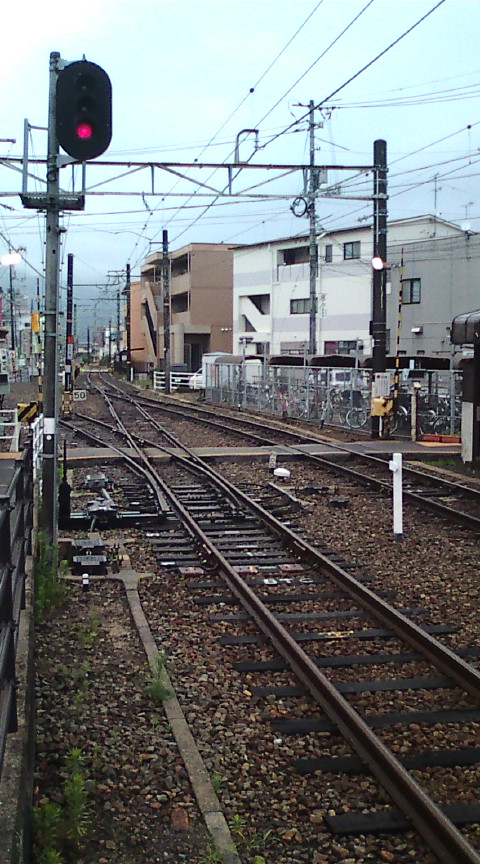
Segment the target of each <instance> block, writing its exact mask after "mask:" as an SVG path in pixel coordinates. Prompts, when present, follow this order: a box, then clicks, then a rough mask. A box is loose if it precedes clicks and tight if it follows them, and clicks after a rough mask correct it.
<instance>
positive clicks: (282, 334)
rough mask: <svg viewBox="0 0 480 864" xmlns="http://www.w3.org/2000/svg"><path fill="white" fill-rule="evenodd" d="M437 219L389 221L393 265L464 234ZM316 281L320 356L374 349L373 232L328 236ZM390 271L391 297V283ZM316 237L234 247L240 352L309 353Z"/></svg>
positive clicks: (368, 228) (235, 341)
mask: <svg viewBox="0 0 480 864" xmlns="http://www.w3.org/2000/svg"><path fill="white" fill-rule="evenodd" d="M463 233H464V232H463V230H462V229H461V228H460V227H459V226H457V225H454V224H453V223H450V222H446V221H444V220H442V219H439V218H435V217H433V216H422V217H418V218H411V219H400V220H396V221H391V222H389V223H388V234H387V257H388V262H387V263H388V266H389V267H394V266H398V264H399V262H400V258H401V250H402V245H403V244H406V243H409V242H410V243H411V242H415V241H416V242H421V241H432V239H435V238H439V239H440V238H445V237H452V236H454V237H456V236H459V235H463ZM317 243H318V275H317V280H316V296H317V315H316V343H317V353H318V354H330V353H340V354H342V353H347V352H349V351H352V350H355V349H359V346H363V349H361V350H363V353H364V354H370V353H371V350H372V344H371V336H370V332H369V330H370V320H371V317H372V314H371V305H372V265H371V260H372V256H373V232H372V228H371V226H360V227H356V228H349V229H342V230H339V231H335V232H329V233H325V234H320V235H319V236H318V239H317ZM389 278H390V277H389V273H387V294H388V292H389V287H390V282H389ZM309 310H310V269H309V238H308V235H304V236H301V237H294V238H284V239H281V240H273V241H270V242H264V243H254V244H252V245H249V246H241V247H238V248H235V249H234V260H233V346H234V347H233V350H234V352H235V351H237V352H238V353H239V354H240V353H241V352H242V350H243V346H244V345H245V344H248V350H247V353H248V354H255V353H256V354H263V353H265V354H267V353H268V354H272V355H273V354H303V353H304V352H308V347H309V320H310V319H309Z"/></svg>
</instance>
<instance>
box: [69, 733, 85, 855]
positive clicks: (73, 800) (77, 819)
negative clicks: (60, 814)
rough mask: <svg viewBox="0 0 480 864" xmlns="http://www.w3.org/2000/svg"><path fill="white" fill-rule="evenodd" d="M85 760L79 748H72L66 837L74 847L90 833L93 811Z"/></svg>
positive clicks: (70, 753) (70, 752)
mask: <svg viewBox="0 0 480 864" xmlns="http://www.w3.org/2000/svg"><path fill="white" fill-rule="evenodd" d="M87 783H88V781H87V776H86V769H85V760H84V757H83V754H82V751H81V750H80V748H79V747H72V749H71V750H69V752H68V757H67V777H66V779H65V784H64V790H63V791H64V795H65V815H64V823H65V836H66V837H67V838H68V840H70V842H71V843H73V844H74V846H78V845H79V843H80V841H81V840H82V839H83V838H84V837H85V836H86V834H87V833H88V829H89V827H90V821H91V810H90V806H89V803H88V790H87Z"/></svg>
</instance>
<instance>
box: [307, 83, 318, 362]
mask: <svg viewBox="0 0 480 864" xmlns="http://www.w3.org/2000/svg"><path fill="white" fill-rule="evenodd" d="M308 107H309V115H308V128H309V132H310V180H309V190H308V193H309V194H308V214H309V218H310V245H309V269H310V322H309V325H310V326H309V340H308V346H309V353H310V354H316V353H317V272H318V247H317V238H316V220H315V195H316V192H317V189H318V174H317V172H316V171H315V167H314V166H315V104H314V102H313V99H311V100H310V102H309V105H308Z"/></svg>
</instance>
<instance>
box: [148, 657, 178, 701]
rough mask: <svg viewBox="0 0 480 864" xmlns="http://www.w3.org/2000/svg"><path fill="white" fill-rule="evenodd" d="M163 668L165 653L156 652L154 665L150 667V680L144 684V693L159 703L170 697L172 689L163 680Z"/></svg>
mask: <svg viewBox="0 0 480 864" xmlns="http://www.w3.org/2000/svg"><path fill="white" fill-rule="evenodd" d="M164 670H165V655H164V654H158V655H157V657H156V660H155V663H154V665H153V666H152V668H151V680H150V682H149V683H148V684H146V685H145V693H146V694H147V696H149V697H150V699H153V701H154V702H156V703H157V704H159V703H160V702H164V701H165V699H171V697H172V695H173V694H172V691H171V690H170V688H169V687H167V686H166V684H165V683H164V680H163V673H164Z"/></svg>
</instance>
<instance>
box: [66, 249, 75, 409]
mask: <svg viewBox="0 0 480 864" xmlns="http://www.w3.org/2000/svg"><path fill="white" fill-rule="evenodd" d="M66 325H67V326H66V333H65V340H66V352H65V395H66V399H65V404H66V405H67V404H68V403H69V402H70V401H71V399H72V392H73V340H74V336H73V255H72V254H71V253H70V252H69V254H68V256H67V322H66ZM67 394H68V395H67ZM68 407H69V408H71V405H68Z"/></svg>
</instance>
